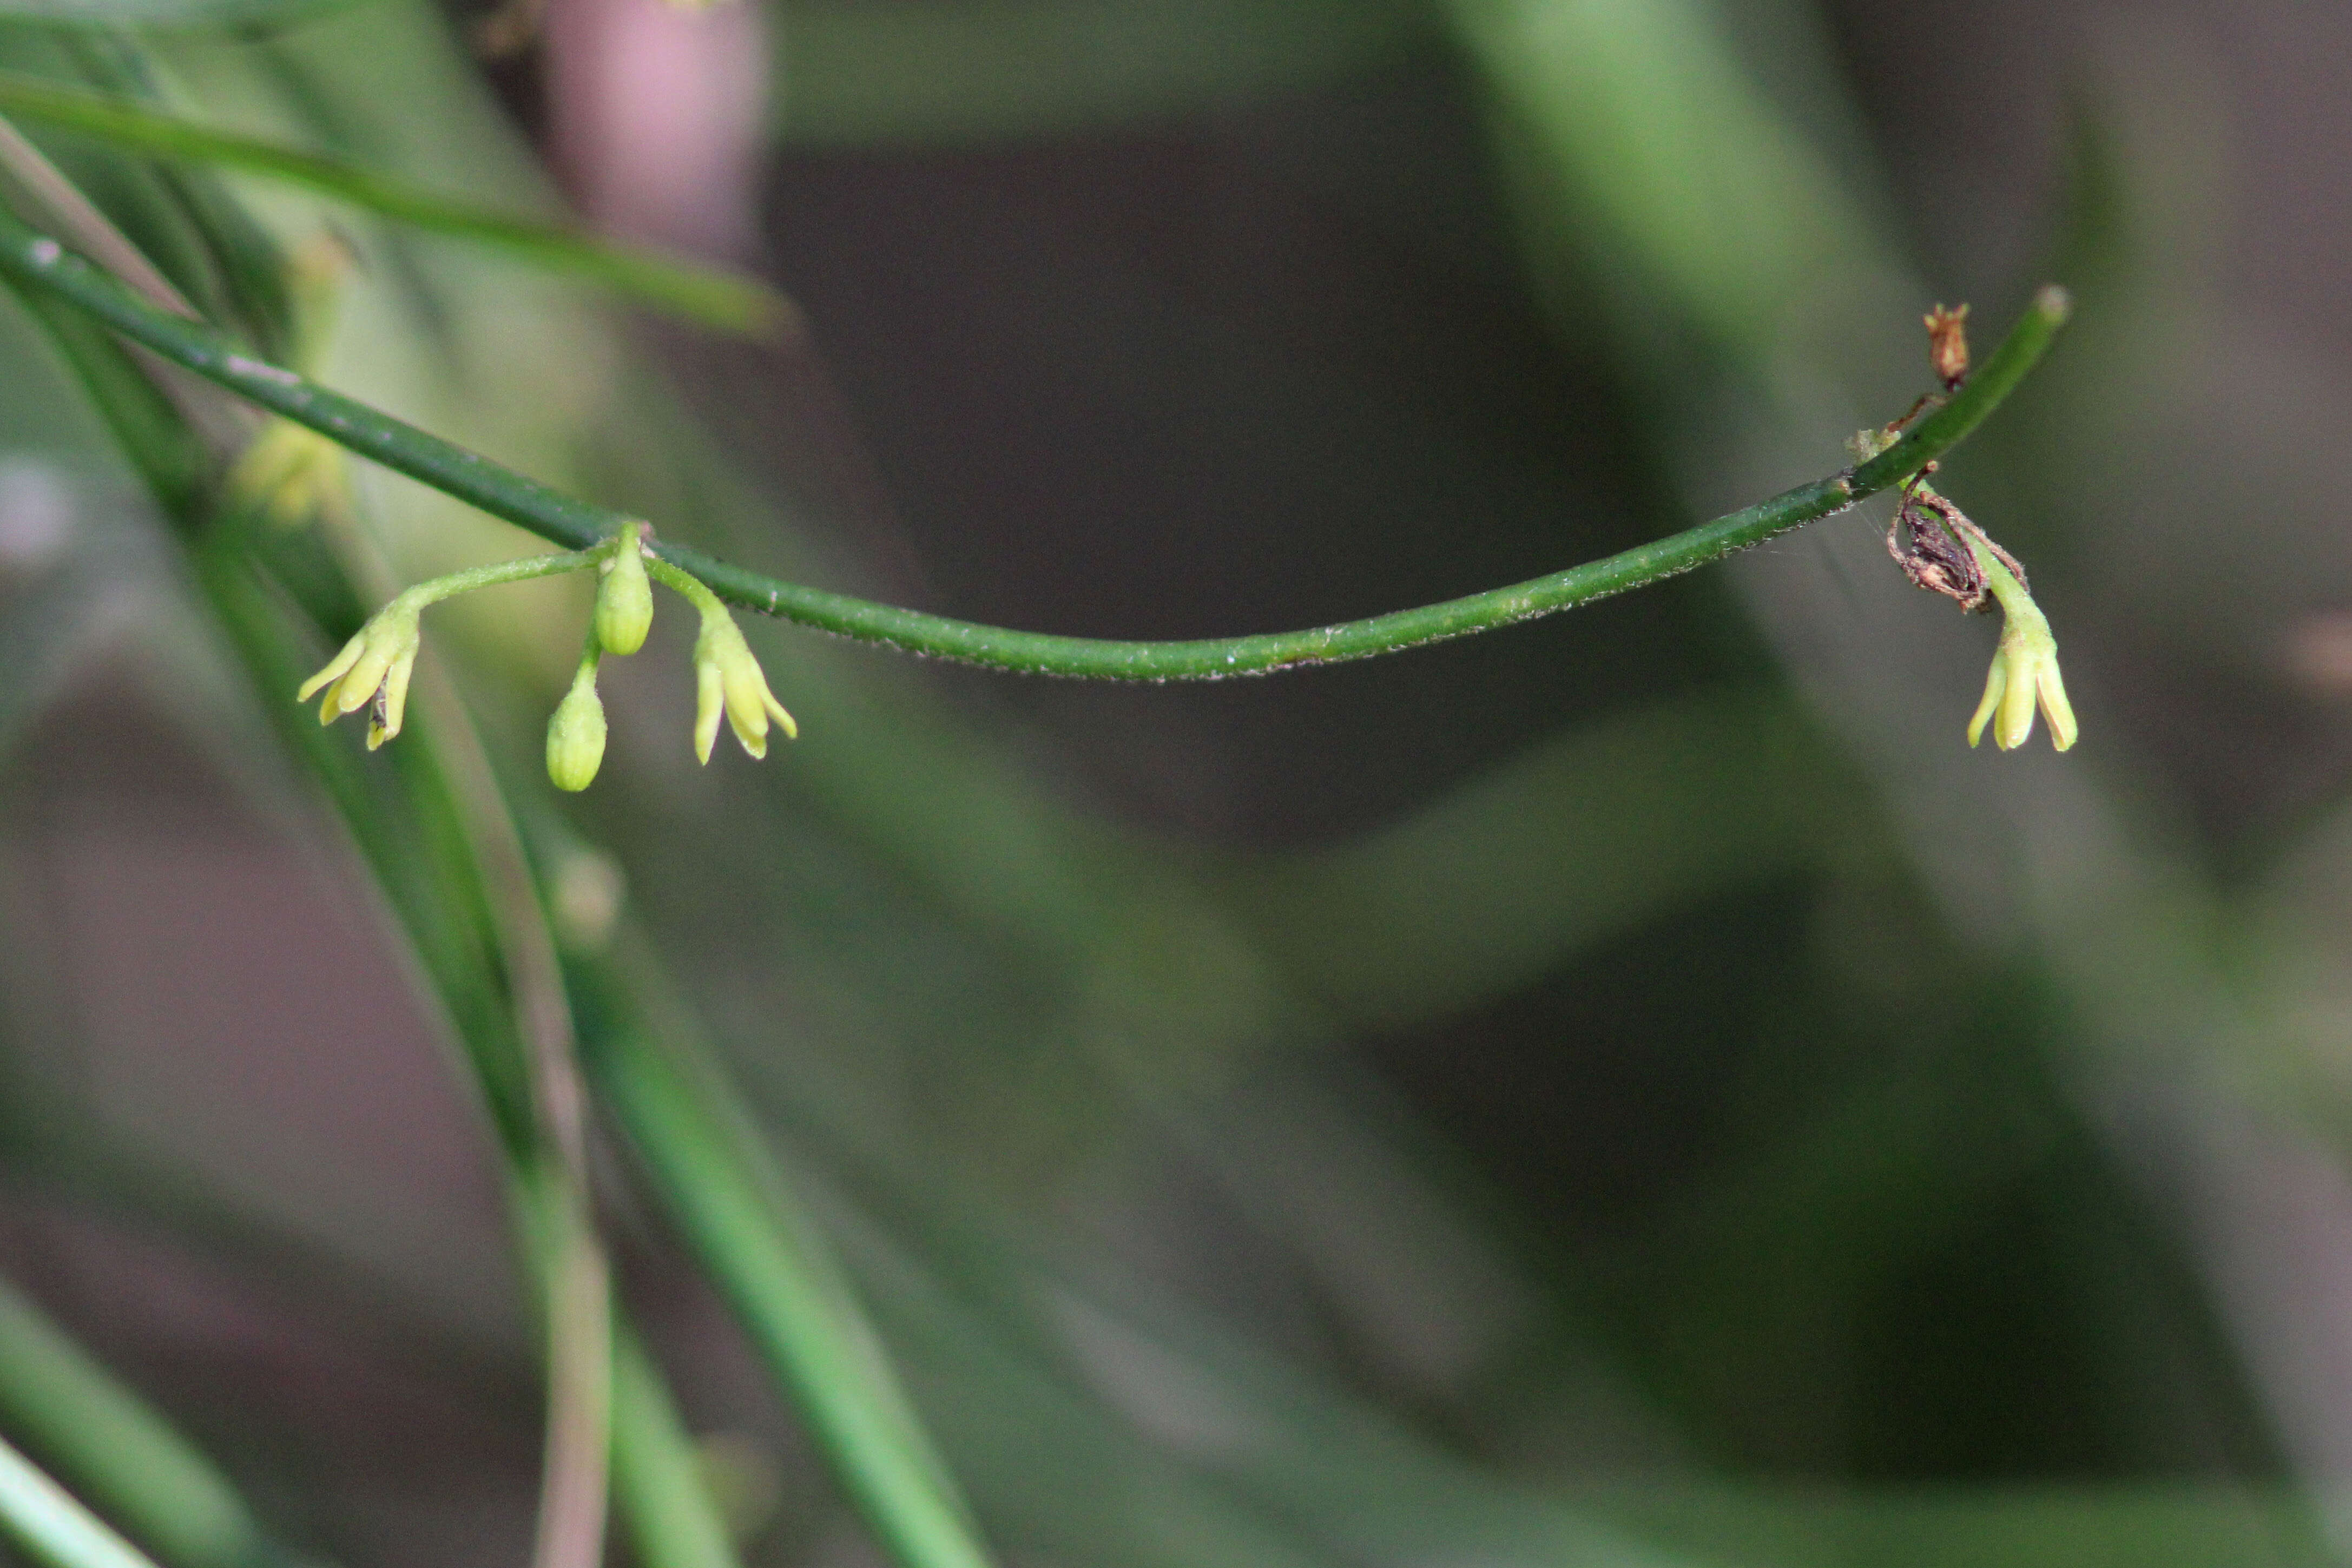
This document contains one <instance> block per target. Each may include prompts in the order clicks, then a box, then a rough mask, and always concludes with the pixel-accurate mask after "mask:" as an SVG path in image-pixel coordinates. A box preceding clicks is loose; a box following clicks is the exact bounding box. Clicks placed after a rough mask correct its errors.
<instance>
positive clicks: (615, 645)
mask: <svg viewBox="0 0 2352 1568" xmlns="http://www.w3.org/2000/svg"><path fill="white" fill-rule="evenodd" d="M643 526H644V525H643V524H642V523H635V522H631V523H625V524H623V525H622V529H621V542H620V543H619V544H618V545H617V546H616V547H615V548H614V551H613V553H612V554H610V555H608V556H606V557H605V558H604V561H603V562H601V563H598V565H597V568H596V570H597V571H598V572H599V573H600V574H602V575H601V577H600V578H599V580H598V582H597V584H596V641H597V642H598V643H599V644H600V645H602V647H604V651H605V652H606V653H618V654H631V653H635V652H636V651H637V650H638V649H639V648H641V647H645V646H646V633H647V632H648V631H650V630H652V629H653V624H654V587H653V584H651V583H650V582H648V581H646V557H645V548H644V546H643V545H641V544H639V543H638V542H637V531H638V530H639V529H640V528H642V527H643Z"/></svg>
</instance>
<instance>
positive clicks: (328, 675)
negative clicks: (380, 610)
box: [294, 626, 368, 702]
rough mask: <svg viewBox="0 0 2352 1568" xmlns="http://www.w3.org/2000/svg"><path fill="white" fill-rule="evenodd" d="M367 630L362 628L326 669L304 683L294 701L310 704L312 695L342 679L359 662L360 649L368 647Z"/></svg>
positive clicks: (328, 663) (329, 661)
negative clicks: (322, 687) (344, 672)
mask: <svg viewBox="0 0 2352 1568" xmlns="http://www.w3.org/2000/svg"><path fill="white" fill-rule="evenodd" d="M367 639H368V635H367V628H366V627H365V626H362V627H361V628H360V629H359V630H358V631H357V632H354V633H353V634H352V640H351V641H349V642H347V643H345V644H344V645H343V650H342V651H341V653H339V654H337V655H335V657H334V658H331V659H330V660H328V662H327V668H324V669H322V670H320V672H319V673H318V674H316V675H314V676H312V677H311V678H310V679H308V680H306V681H304V682H303V683H302V689H300V690H299V691H297V692H296V693H294V700H295V701H297V702H308V701H309V700H310V693H312V692H314V691H316V690H318V689H319V688H320V687H321V686H324V685H326V684H327V683H328V682H330V681H332V680H335V679H340V678H341V675H342V673H343V671H345V670H347V669H349V668H351V667H352V664H354V663H355V662H357V660H358V658H359V657H360V649H361V648H362V647H366V646H367Z"/></svg>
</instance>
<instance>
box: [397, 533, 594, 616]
mask: <svg viewBox="0 0 2352 1568" xmlns="http://www.w3.org/2000/svg"><path fill="white" fill-rule="evenodd" d="M604 553H605V552H604V551H603V550H602V549H593V548H592V549H588V550H564V551H558V552H555V553H553V554H549V555H522V556H518V557H516V558H515V559H514V560H512V561H493V562H490V563H488V564H487V565H483V566H468V567H467V568H466V569H465V570H464V571H462V572H452V573H450V574H448V575H447V576H446V577H432V578H428V579H426V580H425V581H424V582H422V583H418V584H415V585H413V586H411V587H407V588H404V589H402V590H401V592H400V596H401V597H402V598H403V599H405V600H407V601H408V603H409V605H410V606H411V607H412V608H415V609H419V610H421V609H424V608H425V606H426V605H437V604H439V603H440V602H441V601H442V600H444V599H454V598H456V597H457V595H460V594H470V593H472V592H473V591H474V590H475V589H477V588H495V587H497V586H498V585H499V584H501V583H527V582H529V581H530V579H532V578H533V577H558V576H561V575H562V574H564V573H566V572H584V571H586V570H587V569H588V568H589V567H591V566H593V565H595V564H596V563H597V562H598V561H600V560H602V559H603V558H604Z"/></svg>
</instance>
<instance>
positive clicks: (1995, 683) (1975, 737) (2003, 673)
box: [1969, 647, 2009, 747]
mask: <svg viewBox="0 0 2352 1568" xmlns="http://www.w3.org/2000/svg"><path fill="white" fill-rule="evenodd" d="M2008 687H2009V650H2008V649H2007V648H2005V647H2002V648H1995V649H1994V650H1993V656H1992V668H1991V669H1990V670H1989V671H1987V672H1986V674H1985V689H1984V700H1983V701H1981V702H1979V703H1978V704H1977V711H1976V717H1975V718H1973V719H1970V720H1969V745H1970V746H1971V747H1973V746H1975V745H1976V743H1977V742H1979V740H1981V739H1983V738H1984V727H1985V721H1986V720H1988V719H1990V718H1991V717H1992V715H1993V710H1994V709H1996V708H1998V707H2000V699H2001V693H2002V692H2003V691H2005V690H2006V689H2008ZM1993 739H1994V742H1995V743H1996V744H1998V743H1999V742H2000V733H1999V731H1995V733H1994V737H1993Z"/></svg>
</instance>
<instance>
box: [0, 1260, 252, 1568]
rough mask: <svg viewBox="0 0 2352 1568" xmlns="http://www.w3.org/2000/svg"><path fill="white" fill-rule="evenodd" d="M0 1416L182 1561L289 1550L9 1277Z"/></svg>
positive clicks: (193, 1564) (1, 1294)
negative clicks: (270, 1536)
mask: <svg viewBox="0 0 2352 1568" xmlns="http://www.w3.org/2000/svg"><path fill="white" fill-rule="evenodd" d="M0 1416H5V1420H6V1423H7V1426H8V1429H9V1430H10V1431H11V1432H13V1433H16V1434H18V1435H20V1436H24V1437H26V1439H28V1440H29V1441H31V1442H32V1443H33V1444H34V1445H35V1447H37V1448H38V1449H39V1450H40V1451H41V1452H42V1453H44V1454H45V1455H47V1457H48V1458H49V1459H50V1461H51V1462H52V1463H54V1464H56V1465H58V1467H59V1468H61V1469H62V1470H63V1471H64V1472H65V1473H66V1474H68V1475H69V1476H71V1477H72V1478H73V1479H75V1481H76V1482H77V1483H79V1485H80V1486H81V1487H82V1489H84V1490H85V1491H87V1492H89V1495H90V1496H92V1497H93V1498H96V1499H97V1500H100V1502H102V1503H104V1504H105V1505H106V1506H107V1507H108V1508H109V1509H110V1510H113V1512H114V1514H115V1516H116V1517H117V1518H119V1519H121V1520H122V1521H125V1522H126V1523H127V1524H128V1525H129V1526H130V1527H131V1530H132V1531H135V1532H137V1533H138V1535H139V1536H140V1537H142V1539H143V1540H145V1541H147V1542H149V1543H151V1544H152V1546H154V1548H155V1549H156V1550H157V1551H158V1552H161V1553H163V1556H164V1558H165V1559H167V1560H168V1561H169V1562H171V1563H173V1564H175V1565H176V1568H255V1565H256V1564H259V1563H268V1562H272V1561H282V1560H284V1559H285V1557H286V1554H285V1552H283V1551H282V1550H281V1549H280V1548H278V1546H277V1545H276V1544H275V1543H273V1542H270V1541H269V1540H268V1538H267V1537H266V1536H264V1534H263V1533H262V1530H261V1526H260V1525H259V1523H257V1521H255V1519H254V1517H253V1513H252V1511H251V1510H249V1509H247V1507H246V1505H245V1501H244V1500H243V1499H241V1498H239V1497H238V1496H237V1495H236V1491H235V1489H232V1488H231V1487H230V1485H229V1483H228V1481H227V1479H226V1478H225V1477H223V1476H222V1475H221V1473H220V1471H219V1470H217V1469H215V1468H214V1466H213V1464H212V1462H211V1461H210V1460H208V1459H206V1458H205V1456H204V1455H203V1454H202V1453H201V1452H199V1451H198V1450H197V1449H196V1447H194V1445H193V1444H191V1443H190V1442H189V1441H188V1440H187V1439H186V1438H185V1437H184V1436H181V1435H180V1433H179V1432H178V1431H176V1430H175V1429H173V1426H172V1425H171V1424H170V1423H169V1422H167V1421H165V1420H164V1419H163V1416H162V1415H160V1414H158V1413H157V1412H156V1411H155V1410H154V1408H153V1407H152V1406H151V1405H148V1404H147V1402H146V1401H145V1400H143V1399H142V1398H140V1397H139V1395H138V1394H134V1393H132V1392H131V1390H130V1389H128V1388H126V1387H124V1386H123V1385H122V1384H121V1383H119V1382H117V1381H116V1380H115V1378H114V1376H113V1375H112V1374H111V1373H109V1372H108V1371H107V1370H106V1369H105V1368H104V1367H102V1366H100V1364H99V1363H97V1362H96V1361H95V1360H93V1359H92V1358H91V1357H90V1355H89V1353H88V1352H85V1351H84V1350H83V1349H82V1348H81V1347H80V1346H79V1345H78V1344H76V1343H75V1342H73V1341H72V1340H71V1339H70V1338H68V1336H67V1334H66V1331H64V1330H63V1329H60V1328H59V1327H58V1325H57V1324H55V1323H53V1322H51V1321H49V1319H48V1318H47V1315H46V1314H44V1313H43V1312H42V1311H41V1310H40V1309H39V1308H37V1307H36V1306H34V1305H33V1303H32V1302H30V1301H28V1300H25V1298H24V1297H22V1296H20V1295H18V1294H17V1293H16V1291H15V1290H13V1289H9V1288H8V1287H6V1286H5V1285H0Z"/></svg>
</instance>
